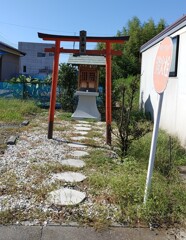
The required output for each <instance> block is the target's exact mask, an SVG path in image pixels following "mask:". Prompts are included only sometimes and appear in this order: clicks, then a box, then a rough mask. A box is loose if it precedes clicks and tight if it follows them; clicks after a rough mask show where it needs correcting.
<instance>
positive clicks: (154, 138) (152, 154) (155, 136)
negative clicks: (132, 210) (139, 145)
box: [144, 92, 164, 203]
mask: <svg viewBox="0 0 186 240" xmlns="http://www.w3.org/2000/svg"><path fill="white" fill-rule="evenodd" d="M163 93H164V92H163ZM163 93H161V94H158V95H159V99H158V106H157V114H156V119H155V121H154V128H153V133H152V141H151V149H150V156H149V166H148V172H147V179H146V186H145V195H144V203H146V201H147V198H148V193H149V189H150V186H151V178H152V172H153V168H154V159H155V153H156V144H157V139H158V130H159V123H160V116H161V108H162V102H163Z"/></svg>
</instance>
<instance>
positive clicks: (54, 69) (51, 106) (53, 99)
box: [48, 41, 60, 139]
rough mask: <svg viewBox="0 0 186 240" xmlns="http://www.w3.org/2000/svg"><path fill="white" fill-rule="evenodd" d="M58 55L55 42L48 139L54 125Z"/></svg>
mask: <svg viewBox="0 0 186 240" xmlns="http://www.w3.org/2000/svg"><path fill="white" fill-rule="evenodd" d="M59 54H60V41H56V44H55V54H54V64H53V74H52V88H51V95H50V110H49V125H48V138H49V139H51V138H52V136H53V123H54V113H55V106H56V89H57V80H58V65H59Z"/></svg>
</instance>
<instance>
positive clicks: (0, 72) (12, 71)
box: [0, 53, 20, 81]
mask: <svg viewBox="0 0 186 240" xmlns="http://www.w3.org/2000/svg"><path fill="white" fill-rule="evenodd" d="M19 58H20V56H17V55H13V54H10V53H6V54H4V55H1V57H0V81H5V80H9V79H11V78H12V77H15V76H16V75H17V74H18V73H19Z"/></svg>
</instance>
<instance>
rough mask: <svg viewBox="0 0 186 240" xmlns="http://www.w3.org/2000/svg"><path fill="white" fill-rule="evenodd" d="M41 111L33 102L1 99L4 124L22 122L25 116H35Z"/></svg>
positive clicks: (0, 106)
mask: <svg viewBox="0 0 186 240" xmlns="http://www.w3.org/2000/svg"><path fill="white" fill-rule="evenodd" d="M39 111H40V110H39V108H38V107H37V106H36V105H35V103H34V102H33V101H22V100H17V99H4V98H1V99H0V112H1V121H3V122H20V121H22V120H23V119H24V117H25V116H27V115H32V114H35V113H37V112H39Z"/></svg>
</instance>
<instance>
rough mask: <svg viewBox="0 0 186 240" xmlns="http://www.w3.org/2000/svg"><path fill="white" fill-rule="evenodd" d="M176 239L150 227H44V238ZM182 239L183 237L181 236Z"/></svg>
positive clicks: (78, 239) (47, 239)
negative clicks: (104, 228)
mask: <svg viewBox="0 0 186 240" xmlns="http://www.w3.org/2000/svg"><path fill="white" fill-rule="evenodd" d="M51 239H55V240H61V239H63V240H82V239H85V240H134V239H136V240H174V239H175V236H174V235H172V236H171V235H168V234H167V232H166V231H165V230H154V231H150V230H149V229H148V228H125V227H124V228H122V227H120V228H109V229H107V230H102V231H96V230H95V229H93V228H90V227H86V228H85V227H66V226H65V227H59V226H49V227H45V228H43V234H42V240H51ZM180 239H181V238H180Z"/></svg>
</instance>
